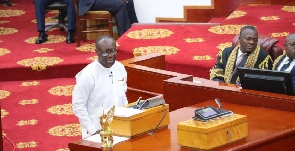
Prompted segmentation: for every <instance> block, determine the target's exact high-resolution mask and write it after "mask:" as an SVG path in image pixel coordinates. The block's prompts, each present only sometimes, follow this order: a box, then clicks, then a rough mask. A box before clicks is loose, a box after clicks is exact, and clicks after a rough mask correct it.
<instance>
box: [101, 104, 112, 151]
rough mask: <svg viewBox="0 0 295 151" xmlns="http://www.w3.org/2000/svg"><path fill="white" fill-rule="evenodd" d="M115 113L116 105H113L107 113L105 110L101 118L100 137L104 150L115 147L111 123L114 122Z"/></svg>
mask: <svg viewBox="0 0 295 151" xmlns="http://www.w3.org/2000/svg"><path fill="white" fill-rule="evenodd" d="M114 113H115V106H113V107H112V108H111V109H110V110H109V111H108V112H107V114H106V115H105V114H104V110H103V111H102V115H101V116H100V117H99V118H100V125H101V131H100V137H101V148H102V149H103V150H112V149H113V142H114V139H113V135H114V131H113V130H112V129H111V127H110V125H111V123H112V122H113V117H114Z"/></svg>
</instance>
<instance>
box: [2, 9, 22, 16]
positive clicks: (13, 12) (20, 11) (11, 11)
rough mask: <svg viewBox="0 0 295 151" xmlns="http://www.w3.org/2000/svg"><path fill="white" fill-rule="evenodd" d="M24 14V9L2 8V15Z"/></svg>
mask: <svg viewBox="0 0 295 151" xmlns="http://www.w3.org/2000/svg"><path fill="white" fill-rule="evenodd" d="M23 14H25V12H24V11H22V10H13V9H6V10H0V17H13V16H21V15H23Z"/></svg>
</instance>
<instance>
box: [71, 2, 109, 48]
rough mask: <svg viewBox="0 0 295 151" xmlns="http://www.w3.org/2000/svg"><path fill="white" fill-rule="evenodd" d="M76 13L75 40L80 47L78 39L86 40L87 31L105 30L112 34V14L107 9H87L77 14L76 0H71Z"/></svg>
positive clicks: (98, 31)
mask: <svg viewBox="0 0 295 151" xmlns="http://www.w3.org/2000/svg"><path fill="white" fill-rule="evenodd" d="M73 2H74V5H75V15H76V41H77V47H80V41H81V40H82V39H83V41H84V42H85V41H86V34H87V33H100V32H107V33H108V34H109V35H110V36H113V22H112V14H111V13H110V12H109V11H102V10H101V11H100V10H98V11H88V12H87V13H86V14H84V15H81V16H79V7H78V0H73Z"/></svg>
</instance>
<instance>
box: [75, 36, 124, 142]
mask: <svg viewBox="0 0 295 151" xmlns="http://www.w3.org/2000/svg"><path fill="white" fill-rule="evenodd" d="M95 47H96V53H97V55H98V60H96V61H94V62H92V63H90V64H89V65H87V66H86V67H85V68H84V69H82V70H81V71H80V72H79V73H78V74H77V75H76V85H75V87H74V90H73V96H72V108H73V111H74V113H75V115H76V116H77V117H78V119H79V122H80V124H81V127H82V138H87V137H89V136H91V135H94V134H99V132H100V130H101V125H100V119H99V117H100V116H101V115H102V112H103V110H107V109H109V108H111V107H112V106H113V105H115V106H124V105H126V104H127V103H128V100H127V97H126V91H127V72H126V70H125V67H124V66H123V64H121V63H120V62H118V61H116V58H117V52H118V50H117V48H116V42H115V40H114V39H113V37H111V36H108V35H103V36H101V37H100V38H98V39H97V40H96V42H95Z"/></svg>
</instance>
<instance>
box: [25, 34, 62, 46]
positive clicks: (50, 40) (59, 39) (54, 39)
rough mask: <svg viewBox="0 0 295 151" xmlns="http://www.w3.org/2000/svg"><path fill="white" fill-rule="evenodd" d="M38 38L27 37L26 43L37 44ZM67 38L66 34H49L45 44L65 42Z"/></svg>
mask: <svg viewBox="0 0 295 151" xmlns="http://www.w3.org/2000/svg"><path fill="white" fill-rule="evenodd" d="M37 39H38V37H31V38H29V39H26V40H25V42H26V43H30V44H35V41H36V40H37ZM65 40H66V37H65V36H60V35H49V36H48V41H46V42H44V43H43V44H52V43H60V42H64V41H65Z"/></svg>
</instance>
